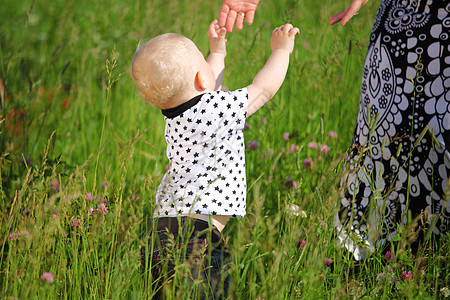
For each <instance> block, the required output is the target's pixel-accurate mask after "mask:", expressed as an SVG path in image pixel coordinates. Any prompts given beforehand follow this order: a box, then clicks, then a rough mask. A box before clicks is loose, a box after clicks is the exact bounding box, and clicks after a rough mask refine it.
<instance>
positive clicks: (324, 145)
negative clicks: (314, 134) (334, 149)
mask: <svg viewBox="0 0 450 300" xmlns="http://www.w3.org/2000/svg"><path fill="white" fill-rule="evenodd" d="M329 151H330V147H328V145H326V144H323V145H320V152H323V153H325V154H327V153H328V152H329Z"/></svg>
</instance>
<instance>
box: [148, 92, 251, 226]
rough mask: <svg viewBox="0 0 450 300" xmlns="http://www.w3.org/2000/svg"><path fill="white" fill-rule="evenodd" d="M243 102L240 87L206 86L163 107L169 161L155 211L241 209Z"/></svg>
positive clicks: (220, 212)
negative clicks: (176, 103) (217, 88)
mask: <svg viewBox="0 0 450 300" xmlns="http://www.w3.org/2000/svg"><path fill="white" fill-rule="evenodd" d="M247 106H248V93H247V89H246V88H243V89H240V90H236V91H232V92H224V91H213V92H208V93H205V94H202V95H200V96H197V97H195V98H193V99H191V100H190V101H188V102H186V103H184V104H182V105H180V106H178V107H175V108H171V109H167V110H162V113H163V114H164V116H165V118H164V119H165V122H166V127H165V138H166V141H167V157H168V158H169V167H168V170H167V172H166V174H165V175H164V177H163V179H162V182H161V184H160V186H159V188H158V192H157V194H156V208H155V212H154V215H155V216H176V215H184V214H207V215H228V216H233V217H243V216H244V215H245V209H246V178H245V143H244V134H243V129H244V124H245V117H246V113H247Z"/></svg>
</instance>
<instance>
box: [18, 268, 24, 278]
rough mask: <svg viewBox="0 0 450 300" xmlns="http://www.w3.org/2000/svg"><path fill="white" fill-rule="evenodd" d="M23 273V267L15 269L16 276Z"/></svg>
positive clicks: (20, 275)
mask: <svg viewBox="0 0 450 300" xmlns="http://www.w3.org/2000/svg"><path fill="white" fill-rule="evenodd" d="M24 274H25V270H24V269H21V268H19V269H17V270H16V275H17V277H22V276H23V275H24Z"/></svg>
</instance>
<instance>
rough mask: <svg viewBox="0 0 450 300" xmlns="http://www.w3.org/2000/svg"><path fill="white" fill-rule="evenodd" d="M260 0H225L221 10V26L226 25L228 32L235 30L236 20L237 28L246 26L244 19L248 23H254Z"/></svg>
mask: <svg viewBox="0 0 450 300" xmlns="http://www.w3.org/2000/svg"><path fill="white" fill-rule="evenodd" d="M258 3H259V0H223V3H222V6H221V7H220V12H219V26H220V27H226V28H227V31H228V32H232V31H233V26H234V21H236V29H237V30H241V29H242V28H244V19H245V18H246V19H247V24H248V25H251V24H252V23H253V18H254V17H255V10H256V7H257V6H258Z"/></svg>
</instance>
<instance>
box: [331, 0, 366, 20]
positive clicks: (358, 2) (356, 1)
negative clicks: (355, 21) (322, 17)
mask: <svg viewBox="0 0 450 300" xmlns="http://www.w3.org/2000/svg"><path fill="white" fill-rule="evenodd" d="M368 1H369V0H353V2H352V4H351V5H350V6H349V7H347V9H346V10H343V11H340V12H338V13H337V14H335V15H332V16H331V17H330V25H333V24H336V23H337V22H339V21H340V22H341V26H344V25H345V24H346V23H347V22H348V21H349V20H350V19H351V18H353V16H354V15H356V14H358V11H359V10H360V9H361V7H363V6H364V5H366V3H367V2H368Z"/></svg>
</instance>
